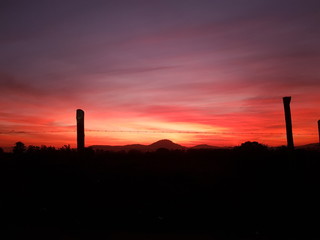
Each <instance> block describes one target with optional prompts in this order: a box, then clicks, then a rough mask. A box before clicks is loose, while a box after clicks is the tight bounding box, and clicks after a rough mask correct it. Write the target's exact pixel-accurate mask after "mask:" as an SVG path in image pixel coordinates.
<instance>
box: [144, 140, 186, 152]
mask: <svg viewBox="0 0 320 240" xmlns="http://www.w3.org/2000/svg"><path fill="white" fill-rule="evenodd" d="M148 148H149V149H152V150H157V149H159V148H166V149H169V150H176V149H186V147H184V146H181V145H179V144H176V143H174V142H172V141H171V140H168V139H163V140H159V141H157V142H155V143H152V144H150V145H149V146H148Z"/></svg>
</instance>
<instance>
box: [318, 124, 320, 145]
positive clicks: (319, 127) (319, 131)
mask: <svg viewBox="0 0 320 240" xmlns="http://www.w3.org/2000/svg"><path fill="white" fill-rule="evenodd" d="M318 133H319V145H320V120H318Z"/></svg>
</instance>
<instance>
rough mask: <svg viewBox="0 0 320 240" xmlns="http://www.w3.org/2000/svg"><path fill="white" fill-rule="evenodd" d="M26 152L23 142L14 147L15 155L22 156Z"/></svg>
mask: <svg viewBox="0 0 320 240" xmlns="http://www.w3.org/2000/svg"><path fill="white" fill-rule="evenodd" d="M25 151H26V146H25V145H24V143H23V142H16V145H15V146H14V147H13V153H15V154H21V153H23V152H25Z"/></svg>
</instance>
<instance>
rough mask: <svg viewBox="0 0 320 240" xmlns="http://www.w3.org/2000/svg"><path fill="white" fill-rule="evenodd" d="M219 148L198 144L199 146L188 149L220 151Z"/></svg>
mask: <svg viewBox="0 0 320 240" xmlns="http://www.w3.org/2000/svg"><path fill="white" fill-rule="evenodd" d="M220 148H221V147H216V146H211V145H207V144H200V145H196V146H193V147H191V148H190V149H220Z"/></svg>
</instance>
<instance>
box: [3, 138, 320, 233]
mask: <svg viewBox="0 0 320 240" xmlns="http://www.w3.org/2000/svg"><path fill="white" fill-rule="evenodd" d="M14 149H15V152H14V153H3V154H2V155H1V158H2V160H1V161H0V171H1V195H2V197H1V205H0V211H1V220H2V222H3V223H4V225H3V227H4V229H6V231H7V232H8V233H10V234H11V236H13V238H20V239H21V238H26V236H32V237H33V238H34V236H35V235H36V236H39V238H42V239H59V238H61V236H69V237H70V238H71V239H97V238H98V236H104V238H103V239H108V238H107V237H108V236H110V234H113V233H119V232H127V233H128V232H129V233H149V234H169V233H172V234H179V233H183V234H187V235H192V234H200V235H203V234H205V235H208V236H213V238H214V239H217V238H218V239H240V238H241V239H269V238H273V237H280V238H285V239H287V238H300V239H311V238H319V237H320V234H319V231H318V226H319V220H318V216H319V214H320V209H319V202H320V197H319V194H318V189H319V184H320V175H319V170H320V161H319V159H320V158H319V157H320V152H317V151H305V150H294V151H290V150H288V149H287V148H285V147H284V148H272V149H269V148H268V147H267V146H264V145H261V144H259V143H257V142H246V143H243V144H241V145H240V146H239V147H236V148H234V149H185V150H168V149H163V148H162V149H159V150H157V151H153V152H140V151H136V150H131V151H120V152H111V151H101V150H100V151H93V150H92V149H90V148H86V149H85V150H84V151H81V153H79V152H77V151H76V150H73V149H71V148H70V146H68V145H66V146H64V147H62V148H60V149H56V148H53V147H46V146H41V147H37V146H29V147H27V148H26V147H25V145H24V144H23V143H21V142H18V143H17V144H16V145H15V148H14Z"/></svg>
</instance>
